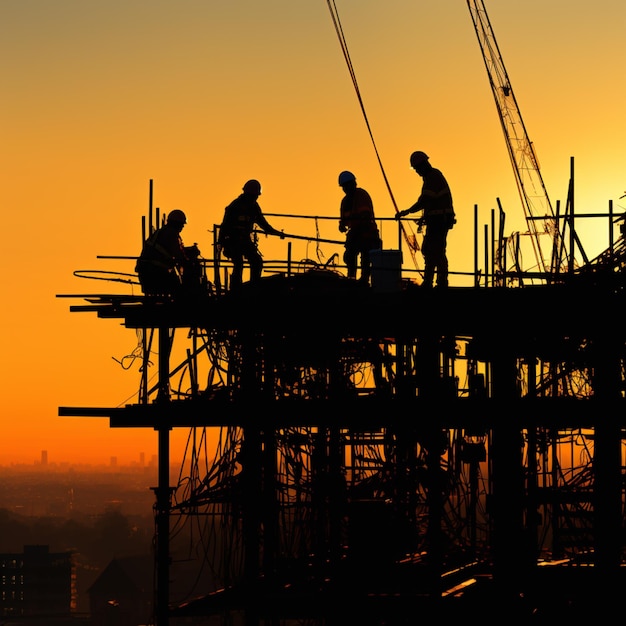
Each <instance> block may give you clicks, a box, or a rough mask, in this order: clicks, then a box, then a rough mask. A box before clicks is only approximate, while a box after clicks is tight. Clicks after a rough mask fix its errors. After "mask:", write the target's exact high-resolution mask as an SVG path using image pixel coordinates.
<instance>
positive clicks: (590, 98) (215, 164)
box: [0, 0, 626, 465]
mask: <svg viewBox="0 0 626 626" xmlns="http://www.w3.org/2000/svg"><path fill="white" fill-rule="evenodd" d="M336 4H337V8H338V10H339V15H340V17H341V20H342V26H343V30H344V34H345V37H346V40H347V43H348V45H349V47H350V49H349V52H350V57H351V61H352V64H353V66H354V70H355V73H356V79H357V81H358V86H359V90H360V96H361V98H362V102H363V105H364V107H365V110H366V113H367V119H368V121H369V124H370V127H371V131H372V135H373V138H374V140H375V143H376V148H377V150H378V153H379V155H380V159H381V161H382V164H383V167H384V173H385V175H386V176H387V178H388V180H389V184H390V187H391V190H392V193H393V197H390V194H389V191H388V189H387V186H386V184H385V178H384V176H383V174H382V172H381V168H380V164H379V162H378V159H377V155H376V151H375V150H374V146H373V144H372V139H371V137H370V135H369V132H368V127H367V125H366V123H365V120H364V117H363V113H362V111H361V108H360V104H359V100H358V98H357V95H356V93H355V89H354V86H353V83H352V80H351V77H350V74H349V72H348V69H347V67H346V62H345V60H344V58H343V55H342V51H341V48H340V45H339V43H338V40H337V35H336V32H335V29H334V27H333V23H332V20H331V16H330V14H329V11H328V7H327V3H325V2H322V1H318V2H313V1H308V2H293V1H291V2H290V1H288V0H269V1H267V2H265V1H263V0H240V1H238V2H235V3H224V2H222V3H218V2H197V1H195V0H181V1H179V2H177V3H170V2H164V1H163V0H156V1H151V2H148V1H147V0H136V1H133V2H131V3H128V2H124V1H121V0H107V2H96V3H84V2H81V1H80V0H57V1H55V2H47V1H44V0H3V2H2V3H0V53H1V55H2V58H3V60H4V63H3V64H2V67H1V69H0V77H1V79H2V87H3V97H2V99H1V102H0V111H1V117H2V151H1V156H0V159H1V162H0V165H1V169H2V185H1V186H0V197H1V199H2V207H3V208H2V210H3V216H4V229H5V233H6V236H7V238H8V243H7V244H5V246H3V251H2V255H3V261H4V263H3V265H4V270H5V271H4V306H3V313H2V316H3V324H2V328H3V346H4V349H3V359H2V373H3V377H2V378H3V380H4V381H5V385H6V387H5V394H4V395H5V399H4V402H3V408H2V416H1V417H2V442H3V443H2V446H0V465H9V464H13V463H28V464H32V463H33V462H36V461H37V460H38V459H40V458H41V452H42V451H43V450H46V451H47V453H48V459H49V462H50V463H61V462H75V463H104V464H109V463H110V460H111V458H112V457H116V458H117V459H118V462H119V463H125V464H126V463H132V462H137V461H138V460H139V458H140V454H141V453H144V454H145V458H146V459H150V458H151V457H152V455H154V454H156V435H155V433H154V431H151V430H150V429H145V430H128V431H126V430H121V429H120V430H111V429H109V426H108V420H106V419H97V418H67V417H59V416H58V407H59V406H85V407H87V406H92V407H97V406H102V407H115V406H119V405H123V404H125V403H127V402H132V401H134V399H135V398H136V394H137V389H138V386H139V380H140V374H139V369H138V368H139V363H138V362H136V363H135V362H133V359H132V353H133V350H134V349H135V347H136V346H137V342H138V339H137V336H136V335H135V333H134V332H133V331H132V330H127V329H125V328H124V327H123V326H120V324H119V321H116V320H100V319H97V317H96V315H95V314H88V313H70V305H71V304H75V301H74V300H72V299H68V298H63V297H57V296H59V295H69V294H90V293H131V292H132V288H131V287H130V286H129V285H124V284H120V283H113V282H106V281H96V280H89V279H85V278H79V277H77V276H75V275H74V272H75V271H76V270H90V271H97V270H102V271H118V272H132V271H133V267H134V262H133V261H132V259H127V258H123V257H132V256H133V255H137V254H138V253H139V251H140V247H141V223H142V222H141V220H142V217H143V216H145V215H146V214H147V210H148V206H149V189H150V181H153V192H154V206H155V207H159V208H160V210H161V211H162V212H167V211H170V210H171V209H174V208H180V209H183V210H184V211H185V213H186V214H187V217H188V224H187V226H186V227H185V229H184V231H183V233H182V236H183V238H184V240H185V243H186V244H188V245H191V244H192V243H194V242H196V243H197V244H198V246H199V248H200V250H201V251H202V253H203V255H204V256H205V257H206V258H209V257H211V256H212V254H213V252H212V249H211V245H212V241H213V232H212V231H213V228H214V225H215V224H217V223H219V222H220V220H221V218H222V216H223V211H224V207H225V206H226V205H227V204H228V203H229V202H230V201H231V200H232V199H233V198H234V197H235V196H237V195H238V194H239V193H240V191H241V187H242V185H243V183H244V182H245V181H246V180H247V179H249V178H256V179H258V180H260V181H261V183H262V186H263V192H262V195H261V197H260V198H259V202H260V204H261V206H262V208H263V209H264V211H265V212H266V214H267V215H268V219H269V220H270V221H271V223H272V225H273V226H274V227H276V228H278V229H279V230H283V231H284V232H286V233H292V234H296V235H300V236H304V237H311V238H314V237H316V236H317V237H319V238H323V239H329V240H339V241H343V239H344V236H343V235H342V234H341V233H340V232H339V231H338V228H337V225H338V222H337V221H336V220H335V219H334V218H335V217H337V216H338V210H339V203H340V200H341V197H342V192H341V189H340V188H339V187H338V185H337V174H338V173H339V172H340V171H342V170H344V169H349V170H351V171H353V172H354V173H355V174H356V176H357V180H358V183H359V184H360V185H361V186H362V187H364V188H365V189H367V190H368V191H369V193H370V194H371V196H372V198H373V200H374V206H375V211H376V216H377V217H378V218H380V220H381V233H382V237H383V244H384V245H383V247H384V248H387V249H394V248H397V246H398V231H397V224H396V223H395V222H394V221H393V220H392V219H391V218H393V216H394V214H395V207H394V201H395V202H396V203H397V206H398V208H399V209H403V208H406V207H408V206H410V205H411V204H413V202H415V200H416V198H417V196H418V195H419V190H420V187H421V180H420V178H419V177H418V176H417V175H416V174H415V172H414V171H413V170H412V169H411V168H410V166H409V155H410V153H411V152H412V151H413V150H416V149H420V150H424V151H426V152H427V153H428V154H429V156H430V157H431V161H432V163H433V165H434V166H435V167H438V168H440V169H441V170H442V171H443V172H444V173H445V175H446V177H447V179H448V182H449V183H450V186H451V188H452V194H453V198H454V204H455V210H456V214H457V225H456V226H455V228H454V230H453V231H452V232H451V233H450V237H449V239H448V252H449V259H450V270H451V277H450V283H451V285H455V282H456V284H460V282H459V281H460V280H461V279H460V278H458V279H455V277H454V273H455V272H459V273H462V272H471V271H472V269H473V246H474V241H473V227H474V225H473V215H474V207H475V206H478V211H479V215H480V221H481V228H482V224H483V223H485V224H486V223H488V222H489V220H490V214H491V211H492V210H493V209H495V208H496V207H497V199H499V200H500V201H501V203H502V206H503V208H504V210H505V212H506V215H507V222H506V223H507V228H506V230H507V231H512V230H516V229H523V228H524V222H523V213H522V209H521V204H520V199H519V197H518V195H517V188H516V185H515V180H514V176H513V171H512V167H511V163H510V161H509V157H508V154H507V151H506V146H505V142H504V138H503V133H502V129H501V126H500V122H499V119H498V116H497V111H496V107H495V106H494V102H493V97H492V95H491V91H490V88H489V83H488V78H487V73H486V71H485V66H484V62H483V59H482V56H481V53H480V49H479V46H478V43H477V41H476V35H475V33H474V30H473V27H472V22H471V19H470V15H469V12H468V9H467V6H466V3H465V2H464V1H463V0H441V1H440V2H436V3H432V2H431V3H424V2H419V1H416V0H411V1H409V0H385V2H377V1H374V0H345V1H342V0H338V1H337V3H336ZM486 6H487V9H488V11H489V15H490V19H491V22H492V25H493V27H494V30H495V33H496V36H497V39H498V44H499V47H500V51H501V53H502V56H503V58H504V62H505V63H506V66H507V69H508V73H509V76H510V79H511V82H512V84H513V88H514V89H515V93H516V97H517V101H518V102H519V105H520V107H521V111H522V115H523V116H524V121H525V124H526V127H527V129H528V132H529V134H530V136H531V138H532V140H533V142H534V145H535V147H536V150H537V154H538V157H539V159H540V164H541V171H542V174H543V177H544V180H545V183H546V186H547V189H548V192H549V194H550V197H551V200H552V202H553V204H554V203H556V202H557V201H560V202H561V204H562V205H564V204H565V202H566V199H567V191H568V185H569V182H570V159H571V158H574V162H575V206H576V211H577V212H580V213H597V214H603V213H606V212H607V211H608V209H609V203H610V202H612V203H613V211H614V212H615V213H616V214H619V213H621V212H623V211H624V210H626V198H622V199H620V196H623V195H624V193H626V192H625V190H626V164H625V161H626V159H625V157H624V153H625V147H626V121H625V116H624V102H625V101H626V85H625V83H624V80H623V74H622V72H623V68H624V67H625V66H626V47H625V46H624V26H625V25H626V4H625V3H624V2H623V0H599V1H598V2H597V3H596V4H594V5H593V7H590V6H589V4H588V3H583V2H581V1H579V0H570V1H569V2H564V1H563V0H553V1H551V2H548V3H546V2H545V0H543V1H541V0H529V1H526V2H523V3H519V2H518V3H512V2H506V3H503V2H496V1H495V0H493V1H491V2H489V1H487V2H486ZM299 216H301V217H299ZM311 216H319V217H320V219H319V220H314V219H311ZM329 218H333V219H329ZM592 221H593V226H592V225H591V222H589V224H590V225H589V226H587V225H586V224H585V225H583V224H581V225H580V237H581V240H582V242H583V244H584V245H585V246H587V248H586V253H587V254H588V255H589V256H590V257H593V256H595V254H597V253H599V252H600V251H601V250H603V249H604V248H605V247H606V246H607V245H608V229H609V225H608V222H607V221H606V219H605V218H598V220H592ZM287 244H288V240H281V239H279V238H272V237H263V236H262V237H261V244H260V248H261V251H262V253H263V255H264V257H265V258H266V259H268V260H270V259H284V258H286V254H287ZM481 245H482V244H481ZM292 246H293V248H292V257H293V259H294V260H296V261H300V260H302V259H307V258H309V259H314V260H316V261H322V262H323V261H326V260H328V259H329V258H330V257H331V255H333V254H334V253H339V254H340V255H341V254H342V253H343V247H342V246H341V245H338V244H333V243H320V244H318V245H316V244H315V243H310V242H309V243H307V242H306V241H303V240H293V241H292ZM98 257H119V258H98ZM404 260H405V267H406V268H407V270H408V269H411V262H410V258H409V257H408V256H405V259H404ZM244 276H245V274H244ZM135 293H137V294H139V291H138V289H137V290H136V291H135ZM486 314H488V312H486ZM552 314H553V312H552ZM537 315H542V312H541V311H538V312H537ZM186 436H187V433H186V432H178V431H175V432H174V433H173V434H172V449H173V453H172V456H173V457H176V456H178V455H179V452H180V450H181V449H182V446H184V442H185V439H186Z"/></svg>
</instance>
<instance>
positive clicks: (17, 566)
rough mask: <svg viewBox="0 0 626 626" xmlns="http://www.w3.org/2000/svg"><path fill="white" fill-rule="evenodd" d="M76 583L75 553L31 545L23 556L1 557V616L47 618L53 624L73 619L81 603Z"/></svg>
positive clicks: (26, 548)
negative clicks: (70, 617) (79, 602)
mask: <svg viewBox="0 0 626 626" xmlns="http://www.w3.org/2000/svg"><path fill="white" fill-rule="evenodd" d="M75 581H76V572H75V563H74V556H73V553H72V552H50V551H49V547H48V546H39V545H32V546H28V545H27V546H24V552H23V553H21V554H20V553H4V554H0V616H2V618H19V619H20V620H22V619H23V618H26V617H42V618H43V617H44V616H47V617H48V618H49V619H50V623H52V620H53V619H58V618H63V617H69V616H70V614H71V612H72V611H73V610H75V608H76V603H77V602H76V601H77V598H76V584H75Z"/></svg>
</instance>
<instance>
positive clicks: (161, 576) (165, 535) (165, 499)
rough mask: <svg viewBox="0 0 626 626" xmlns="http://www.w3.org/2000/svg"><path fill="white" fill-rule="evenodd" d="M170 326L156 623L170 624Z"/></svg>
mask: <svg viewBox="0 0 626 626" xmlns="http://www.w3.org/2000/svg"><path fill="white" fill-rule="evenodd" d="M169 355H170V336H169V328H163V327H161V328H159V396H158V399H157V401H158V402H159V404H161V405H162V406H163V409H164V410H162V411H161V412H160V414H159V416H158V425H157V431H158V440H159V441H158V443H159V448H158V453H159V456H158V459H159V467H158V478H159V482H158V486H157V487H156V490H155V491H156V600H155V609H156V610H155V615H156V626H168V624H169V596H170V588H169V580H170V576H169V565H170V544H169V542H170V528H169V519H170V518H169V515H170V508H171V502H170V496H171V489H170V484H169V480H170V477H169V468H170V439H169V437H170V423H169V421H170V420H169V412H168V411H167V404H168V403H169V402H170V393H169V371H170V368H169Z"/></svg>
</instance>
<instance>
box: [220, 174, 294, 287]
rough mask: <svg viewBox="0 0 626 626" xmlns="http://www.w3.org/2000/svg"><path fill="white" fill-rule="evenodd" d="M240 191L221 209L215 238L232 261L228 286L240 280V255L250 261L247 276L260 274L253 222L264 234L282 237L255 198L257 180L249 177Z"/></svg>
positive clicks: (260, 259) (255, 277) (254, 278)
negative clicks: (220, 218) (219, 222)
mask: <svg viewBox="0 0 626 626" xmlns="http://www.w3.org/2000/svg"><path fill="white" fill-rule="evenodd" d="M242 191H243V193H242V194H241V195H239V196H238V197H237V198H235V199H234V200H233V201H232V202H231V203H230V204H229V205H228V206H227V207H226V209H225V210H224V218H223V220H222V223H221V225H220V229H219V234H218V238H217V244H218V246H219V248H220V250H221V252H222V253H223V254H224V256H225V257H226V258H227V259H230V260H231V261H232V262H233V272H232V276H231V279H230V286H231V288H236V287H239V286H240V285H241V283H242V279H243V264H244V259H246V260H247V261H248V263H249V264H250V280H251V281H252V282H256V281H258V280H259V279H260V278H261V272H262V271H263V257H262V256H261V253H260V252H259V249H258V246H257V242H256V240H255V238H254V237H253V230H254V226H255V224H256V225H257V226H259V228H261V230H262V231H263V232H264V233H266V234H268V235H279V236H280V237H281V238H282V237H284V235H283V233H281V232H280V231H278V230H276V229H275V228H273V227H272V226H270V224H269V223H268V221H267V220H266V219H265V216H264V215H263V212H262V211H261V207H260V206H259V203H258V202H257V199H258V197H259V196H260V195H261V183H260V182H259V181H258V180H254V179H252V180H249V181H247V182H246V183H245V185H244V186H243V188H242Z"/></svg>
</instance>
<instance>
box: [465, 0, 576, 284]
mask: <svg viewBox="0 0 626 626" xmlns="http://www.w3.org/2000/svg"><path fill="white" fill-rule="evenodd" d="M467 6H468V8H469V11H470V14H471V16H472V21H473V23H474V30H475V31H476V36H477V37H478V43H479V44H480V49H481V51H482V56H483V60H484V62H485V67H486V68H487V74H488V76H489V84H490V86H491V91H492V93H493V97H494V99H495V103H496V107H497V110H498V116H499V118H500V123H501V124H502V130H503V131H504V138H505V140H506V146H507V149H508V152H509V157H510V158H511V163H512V165H513V171H514V173H515V181H516V183H517V188H518V191H519V195H520V198H521V200H522V206H523V208H524V215H525V218H526V225H527V228H528V232H527V233H524V234H525V235H527V236H528V237H529V240H530V243H531V245H532V250H533V253H534V258H535V261H536V265H535V267H536V268H537V269H538V271H539V272H543V273H544V274H545V275H546V276H548V277H553V276H554V275H555V274H556V273H558V272H560V271H561V270H564V269H565V268H566V266H567V261H566V260H565V258H564V251H565V249H564V247H563V245H562V244H563V237H562V234H561V232H560V230H559V220H558V217H557V216H555V213H554V211H553V209H552V205H551V203H550V198H549V197H548V192H547V191H546V187H545V185H544V182H543V178H542V176H541V171H540V169H539V161H538V160H537V155H536V153H535V148H534V146H533V143H532V142H531V141H530V139H529V137H528V133H527V131H526V127H525V125H524V121H523V119H522V115H521V113H520V109H519V106H518V104H517V100H516V98H515V94H514V93H513V87H512V86H511V81H510V80H509V76H508V74H507V71H506V68H505V66H504V62H503V60H502V55H501V54H500V50H499V48H498V44H497V42H496V37H495V35H494V32H493V29H492V27H491V23H490V21H489V17H488V15H487V10H486V9H485V4H484V2H483V1H482V0H467ZM509 243H510V244H511V249H512V250H513V254H512V256H513V265H514V267H515V268H516V269H517V270H521V260H520V251H521V248H520V241H519V237H514V238H512V239H511V240H510V241H509ZM504 250H505V246H502V245H501V246H499V247H498V259H497V260H496V264H497V265H499V266H500V269H504V270H505V269H506V267H502V266H505V265H506V261H505V260H504V259H503V256H504Z"/></svg>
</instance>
